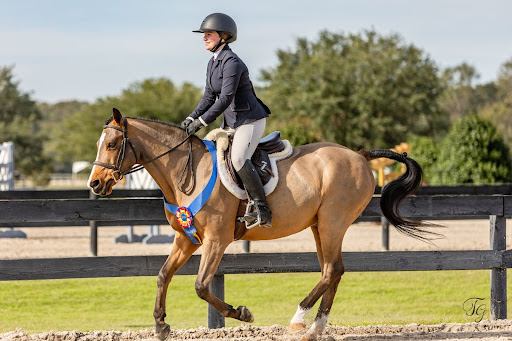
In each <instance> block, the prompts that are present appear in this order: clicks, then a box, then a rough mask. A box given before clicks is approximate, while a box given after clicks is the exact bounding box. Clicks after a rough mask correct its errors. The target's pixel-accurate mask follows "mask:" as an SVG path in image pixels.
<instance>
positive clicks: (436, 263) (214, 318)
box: [0, 192, 512, 328]
mask: <svg viewBox="0 0 512 341" xmlns="http://www.w3.org/2000/svg"><path fill="white" fill-rule="evenodd" d="M0 193H1V192H0ZM125 197H129V195H125ZM379 200H380V199H379V198H378V197H374V198H373V199H372V201H371V202H370V204H369V205H368V207H367V208H366V209H365V210H364V212H363V213H362V217H380V216H381V214H382V213H381V211H380V207H379ZM0 212H1V214H0V223H2V224H7V225H11V226H12V225H13V224H21V225H25V224H44V223H48V224H49V223H52V224H53V223H63V224H66V225H71V224H73V223H84V224H86V225H87V224H90V222H91V221H92V222H97V221H101V222H112V223H113V222H115V223H116V224H117V225H119V224H127V223H126V222H130V223H131V224H136V223H137V222H138V223H140V224H147V223H148V221H147V219H146V218H147V217H152V219H154V220H155V221H165V216H164V210H163V203H162V200H161V199H156V198H128V199H125V200H108V199H107V200H101V199H100V200H89V199H84V198H78V199H75V200H62V199H46V200H41V199H35V200H20V199H19V198H18V199H16V200H0ZM401 212H402V213H403V214H404V215H405V216H408V217H421V218H441V217H447V218H449V217H462V216H463V217H486V218H487V219H489V226H490V248H489V250H471V251H469V250H464V251H403V252H345V253H344V262H345V266H346V270H347V271H425V270H476V269H490V270H491V288H490V301H491V302H490V303H491V310H490V313H491V319H504V318H507V282H506V280H507V278H506V270H507V268H510V267H512V250H506V228H505V227H506V226H505V225H506V220H505V218H506V217H510V216H512V196H510V195H478V196H476V195H470V196H450V195H445V196H417V197H410V198H407V199H406V200H404V204H403V208H402V211H401ZM165 258H166V256H126V257H85V258H57V259H13V260H0V280H28V279H55V278H84V277H120V276H156V275H157V274H158V271H159V269H160V267H161V265H162V264H163V263H164V261H165ZM199 259H200V258H199V256H193V257H192V258H191V259H190V260H189V261H188V262H187V264H186V265H185V266H184V267H183V268H182V269H180V271H179V272H178V274H195V273H197V269H198V266H199ZM319 271H320V267H319V265H318V260H317V258H316V254H315V253H286V254H233V255H231V254H230V255H225V256H224V258H223V260H222V262H221V265H220V267H219V269H218V271H217V274H216V276H215V279H214V281H213V283H212V291H214V292H216V293H217V295H219V296H222V295H223V292H224V275H225V274H242V273H279V272H319ZM208 326H209V327H210V328H212V327H221V326H224V318H222V317H221V316H220V315H219V314H218V313H217V312H216V311H214V310H213V309H209V316H208Z"/></svg>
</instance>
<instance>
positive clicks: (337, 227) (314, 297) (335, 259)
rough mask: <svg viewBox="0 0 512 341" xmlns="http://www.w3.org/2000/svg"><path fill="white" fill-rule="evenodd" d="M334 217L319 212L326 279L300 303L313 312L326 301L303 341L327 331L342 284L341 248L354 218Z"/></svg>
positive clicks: (319, 229)
mask: <svg viewBox="0 0 512 341" xmlns="http://www.w3.org/2000/svg"><path fill="white" fill-rule="evenodd" d="M330 213H331V214H329V215H327V216H326V215H322V214H321V211H319V216H318V236H315V237H318V238H315V239H318V241H317V244H320V245H319V246H320V247H321V250H322V251H321V253H319V257H320V254H321V255H322V256H323V267H322V279H321V280H320V282H319V283H318V284H317V285H316V287H315V288H314V289H313V290H312V291H311V293H310V294H309V295H308V296H307V297H306V298H305V299H304V300H303V301H302V302H301V303H300V307H302V308H303V309H306V310H309V309H311V308H312V307H313V305H314V304H315V303H316V302H317V301H318V299H319V298H320V297H321V296H323V298H322V302H321V304H320V307H319V309H318V314H317V316H316V317H315V321H314V322H313V324H312V325H311V327H310V328H309V330H308V332H307V333H306V335H304V337H303V338H302V339H301V340H317V338H318V337H319V336H320V335H321V334H322V332H323V331H324V329H325V326H326V324H327V319H328V317H329V312H330V310H331V306H332V303H333V301H334V296H335V295H336V290H337V288H338V284H339V282H340V280H341V276H342V275H343V273H344V272H345V268H344V266H343V259H342V256H341V244H342V242H343V236H344V234H345V232H346V230H347V228H348V226H350V222H351V221H352V220H350V218H349V219H339V218H336V215H335V214H332V211H331V212H330ZM349 220H350V222H349ZM320 264H322V261H320Z"/></svg>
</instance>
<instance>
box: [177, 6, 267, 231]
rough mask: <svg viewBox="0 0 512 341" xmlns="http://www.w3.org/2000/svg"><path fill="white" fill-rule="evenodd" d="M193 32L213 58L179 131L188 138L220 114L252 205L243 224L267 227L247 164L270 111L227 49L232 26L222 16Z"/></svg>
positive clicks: (261, 194)
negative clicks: (201, 89)
mask: <svg viewBox="0 0 512 341" xmlns="http://www.w3.org/2000/svg"><path fill="white" fill-rule="evenodd" d="M193 32H197V33H203V34H204V38H203V40H204V42H205V44H206V49H207V50H209V51H211V52H212V53H213V57H212V58H211V59H210V61H209V62H208V68H207V71H206V87H205V91H204V95H203V98H202V99H201V101H200V102H199V104H198V105H197V107H196V108H195V110H194V111H193V112H192V113H191V114H190V115H189V116H188V117H187V118H186V119H185V121H183V123H181V127H182V128H185V129H186V130H187V133H188V134H194V133H196V132H197V131H198V130H199V129H201V128H202V127H204V126H207V125H208V124H210V123H212V122H213V121H215V119H216V118H217V117H218V116H219V115H220V114H224V115H223V121H222V125H221V127H222V128H223V129H225V130H227V131H228V132H231V133H234V135H233V145H232V150H231V158H232V161H233V167H234V168H235V171H236V172H237V174H238V176H239V177H240V179H241V180H242V182H243V184H244V187H245V189H246V191H247V193H248V194H249V197H250V198H251V199H252V200H253V201H254V203H255V204H256V210H255V211H254V212H251V213H248V214H246V215H245V219H246V220H247V221H248V223H250V224H253V223H255V222H256V221H258V219H259V220H260V225H261V226H263V227H271V226H272V222H271V219H272V213H271V211H270V209H269V207H268V204H267V200H266V197H265V191H264V189H263V184H262V182H261V179H260V177H259V175H258V173H257V172H256V169H255V168H254V165H253V164H252V162H251V157H252V155H253V153H254V151H255V150H256V147H257V146H258V143H259V141H260V139H261V137H262V135H263V131H264V130H265V122H266V117H267V116H268V115H269V114H270V110H269V109H268V107H267V106H266V105H265V104H264V103H263V102H262V101H261V100H260V99H258V98H257V97H256V94H255V93H254V88H253V86H252V83H251V80H250V79H249V70H248V69H247V66H246V65H245V64H244V62H242V60H241V59H240V58H239V57H238V56H237V55H236V54H235V53H234V52H233V51H232V50H231V49H230V48H229V45H228V44H229V43H232V42H234V41H235V40H236V38H237V29H236V24H235V22H234V20H233V19H232V18H231V17H229V16H228V15H226V14H223V13H213V14H210V15H209V16H207V17H206V18H205V19H204V20H203V22H202V23H201V27H200V28H199V29H198V30H196V31H193Z"/></svg>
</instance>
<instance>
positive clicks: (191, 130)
mask: <svg viewBox="0 0 512 341" xmlns="http://www.w3.org/2000/svg"><path fill="white" fill-rule="evenodd" d="M202 127H204V125H203V124H202V123H201V121H199V120H198V119H195V120H193V121H192V122H191V123H190V124H189V125H188V126H187V128H186V129H187V134H189V135H192V134H195V133H197V132H198V131H199V130H200V129H201V128H202Z"/></svg>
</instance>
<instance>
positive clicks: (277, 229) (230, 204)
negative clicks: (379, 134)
mask: <svg viewBox="0 0 512 341" xmlns="http://www.w3.org/2000/svg"><path fill="white" fill-rule="evenodd" d="M186 141H187V142H188V143H185V142H186ZM127 146H128V147H127ZM97 147H98V154H97V158H96V161H95V162H94V167H93V169H92V172H91V175H90V178H89V180H88V186H89V187H90V188H91V189H92V191H93V192H94V193H96V194H98V195H100V196H105V195H109V194H110V193H111V192H112V187H113V186H114V185H115V184H116V183H117V181H118V180H119V179H120V178H122V176H123V175H125V174H127V173H130V172H133V171H136V170H138V169H140V168H141V167H144V168H146V169H147V171H148V172H149V173H150V174H151V176H152V177H153V179H154V180H155V181H156V182H157V184H158V186H159V187H160V189H161V190H162V192H163V194H164V199H165V200H166V201H167V202H168V203H172V204H175V205H178V206H179V205H188V204H190V202H191V201H192V200H193V199H194V198H196V197H197V196H198V195H199V194H200V193H201V191H202V190H203V189H204V188H205V186H206V185H207V182H208V181H209V180H208V179H210V177H211V174H212V172H213V169H214V164H213V161H212V159H213V158H212V157H211V155H210V152H209V150H208V149H207V148H205V144H204V143H203V141H202V140H201V139H199V138H198V137H196V136H195V135H192V136H187V133H186V132H185V130H184V129H182V128H180V127H179V126H177V125H174V124H171V123H164V122H159V121H155V120H148V119H142V118H129V117H123V116H122V115H121V113H120V112H119V111H118V110H117V109H115V108H114V109H113V115H112V117H111V118H110V119H109V120H107V122H106V124H105V126H104V127H103V132H102V134H101V137H100V138H99V140H98V142H97ZM380 157H385V158H389V159H393V160H396V161H398V162H401V163H404V164H405V165H406V172H405V173H404V174H403V175H402V176H401V177H399V178H398V179H396V180H394V181H392V182H391V183H389V184H388V185H387V186H386V187H385V188H384V189H383V190H382V195H381V209H382V213H383V214H384V216H385V217H386V218H387V219H388V220H389V222H390V223H392V224H393V225H394V226H395V227H396V228H397V229H398V231H400V232H402V233H404V234H406V235H409V236H412V237H416V238H420V239H426V237H425V234H428V233H432V232H429V231H428V230H425V229H424V227H425V226H426V225H425V224H422V223H421V222H419V221H412V220H409V219H406V218H404V217H402V216H401V215H400V213H399V205H400V202H401V201H402V200H403V199H404V198H405V197H406V196H408V195H410V194H412V193H413V192H414V191H415V190H416V189H417V188H418V187H419V185H420V183H421V175H422V170H421V167H420V166H419V165H418V163H417V162H416V161H414V160H413V159H411V158H409V157H408V156H407V155H406V154H398V153H396V152H393V151H391V150H387V149H375V150H360V151H359V152H354V151H352V150H350V149H348V148H346V147H343V146H341V145H338V144H335V143H313V144H307V145H303V146H299V147H296V148H294V151H293V154H292V155H291V156H290V157H289V158H287V159H285V160H282V161H280V162H279V163H278V169H279V174H280V177H279V178H280V180H279V183H278V184H277V187H276V188H275V190H274V191H273V193H272V194H270V195H269V196H268V202H269V204H270V207H271V209H272V212H273V219H272V224H273V227H272V228H262V227H259V226H258V227H255V228H253V229H250V230H248V231H247V233H246V234H245V235H244V237H243V238H242V239H244V240H269V239H277V238H282V237H286V236H289V235H292V234H294V233H297V232H300V231H302V230H304V229H306V228H308V227H311V230H312V231H313V236H314V238H315V242H316V248H317V255H318V261H319V263H320V266H321V271H322V273H321V279H320V281H319V282H318V284H317V285H316V286H315V287H314V288H313V290H312V291H311V292H310V293H309V295H308V296H307V297H306V298H305V299H304V300H303V301H302V302H300V303H299V306H298V308H297V312H296V313H295V315H294V316H293V318H292V319H291V322H290V329H291V330H293V331H299V332H300V331H304V335H303V337H302V340H316V339H317V338H318V336H319V335H321V334H322V332H323V330H324V328H325V326H326V323H327V318H328V316H329V312H330V310H331V306H332V304H333V300H334V296H335V294H336V290H337V287H338V284H339V282H340V279H341V276H342V275H343V273H344V266H343V259H342V252H341V245H342V242H343V236H344V235H345V233H346V232H347V229H348V228H349V226H350V225H351V224H352V223H353V222H354V221H355V220H356V218H357V217H359V215H360V214H361V212H363V210H364V209H365V207H366V206H367V205H368V203H369V202H370V200H371V198H372V196H373V193H374V188H375V180H374V176H373V174H372V172H371V170H370V167H369V165H368V161H369V160H372V159H375V158H380ZM190 161H193V162H190ZM187 166H188V167H190V170H189V172H188V173H187V176H186V179H185V182H188V183H190V182H192V181H193V180H194V179H196V183H195V186H189V187H191V188H189V189H190V190H189V191H188V192H187V191H184V190H182V189H181V187H180V186H183V184H179V182H180V181H178V179H180V178H182V177H183V174H184V173H185V169H186V168H187ZM213 181H214V182H213V184H214V186H213V189H212V192H211V196H210V197H209V199H208V200H207V202H206V204H205V205H204V207H203V208H202V209H201V210H200V211H199V212H197V213H196V214H195V216H194V217H193V218H194V226H195V228H196V230H197V233H196V236H197V237H198V239H200V240H201V241H202V245H199V244H194V243H192V242H191V240H190V239H189V238H188V237H187V236H186V234H185V233H184V229H183V228H181V227H180V225H179V224H178V221H177V219H178V218H177V216H176V215H175V214H174V213H173V212H169V211H168V210H166V212H165V214H166V218H167V220H168V221H169V224H170V225H171V227H172V228H173V229H174V230H176V235H175V240H174V244H173V246H172V250H171V252H170V254H169V256H168V258H167V260H166V261H165V263H164V265H163V266H162V268H161V270H160V272H159V274H158V280H157V284H158V289H157V295H156V302H155V309H154V313H153V315H154V318H155V322H156V331H155V335H156V336H157V337H159V338H160V339H165V338H166V337H167V336H168V334H169V332H170V326H169V325H168V324H167V323H165V321H164V318H165V316H166V315H165V311H166V309H165V303H166V302H165V301H166V295H167V288H168V286H169V283H170V282H171V279H172V277H173V275H174V274H175V273H176V271H178V269H179V268H180V267H181V266H182V265H183V264H184V263H185V262H186V261H187V260H188V259H189V258H190V257H191V255H192V253H193V252H194V251H196V250H197V249H198V248H199V247H200V246H202V247H203V249H202V255H201V262H200V266H199V272H198V275H197V280H196V282H195V289H196V292H197V295H198V296H199V297H200V298H202V299H203V300H205V301H207V302H208V303H209V304H210V305H212V306H213V307H214V308H215V309H217V310H218V311H219V312H220V314H221V315H222V316H224V317H231V318H234V319H237V320H240V321H244V322H253V321H254V318H253V316H252V314H251V312H250V311H249V309H247V308H246V307H245V306H239V307H238V308H236V309H235V308H233V306H231V305H229V304H227V303H225V302H223V301H222V300H220V299H219V298H217V297H216V296H214V295H213V294H212V293H211V292H210V288H209V287H210V282H211V281H212V278H213V276H214V274H215V272H216V270H217V268H218V266H219V263H220V261H221V258H222V256H223V254H224V251H225V249H226V247H227V246H228V245H229V244H230V243H231V242H233V240H234V229H235V219H236V216H237V209H238V206H239V199H238V198H236V197H235V196H233V195H232V194H231V193H229V192H228V190H227V189H226V188H225V187H224V185H223V184H222V182H221V181H218V180H217V179H214V180H213ZM320 297H322V301H321V303H320V306H319V308H318V314H317V315H316V318H315V320H314V322H313V323H312V325H311V326H310V328H309V329H308V330H306V322H305V317H306V315H307V314H308V312H309V311H310V310H311V308H312V307H313V305H314V304H315V303H316V302H317V301H318V300H319V299H320Z"/></svg>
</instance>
